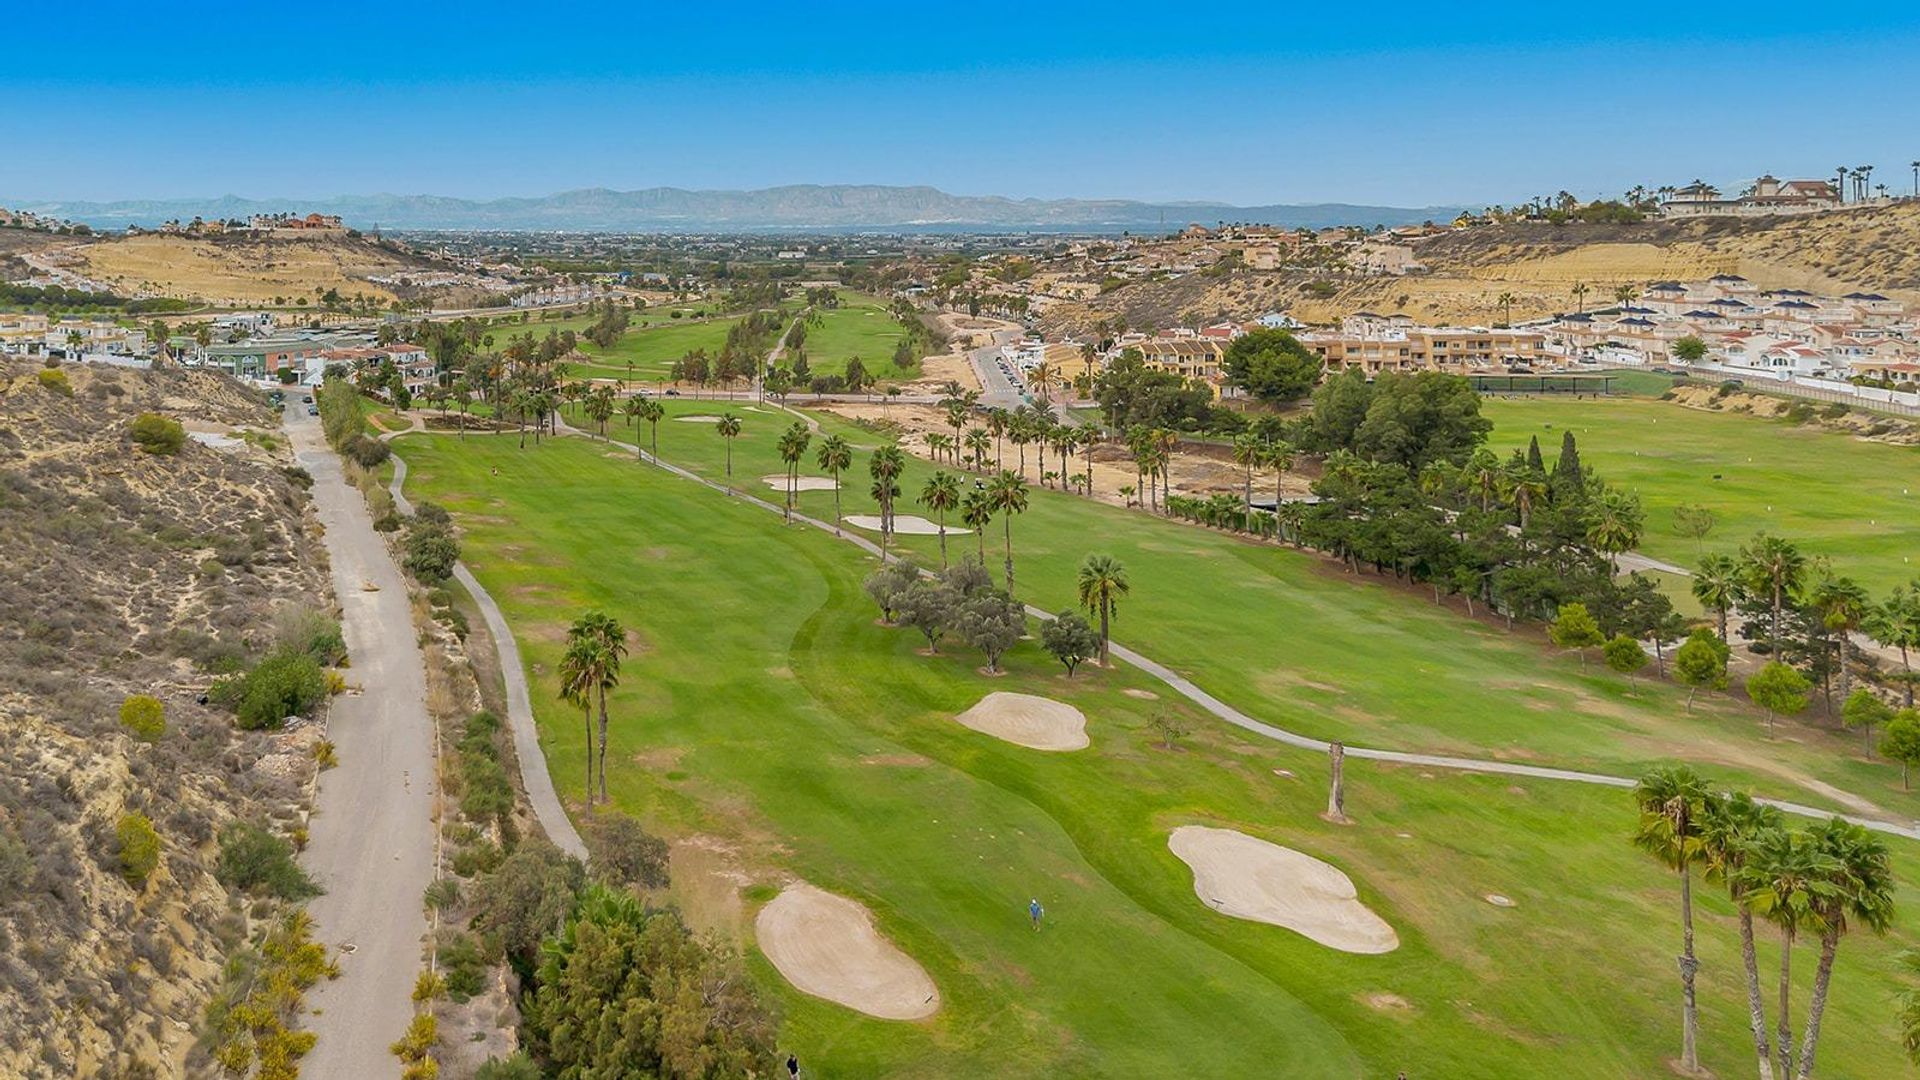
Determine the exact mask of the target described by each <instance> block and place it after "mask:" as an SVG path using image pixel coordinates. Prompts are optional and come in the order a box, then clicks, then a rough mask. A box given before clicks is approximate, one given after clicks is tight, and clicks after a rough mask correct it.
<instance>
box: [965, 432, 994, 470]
mask: <svg viewBox="0 0 1920 1080" xmlns="http://www.w3.org/2000/svg"><path fill="white" fill-rule="evenodd" d="M991 441H992V436H990V435H988V434H987V429H986V428H968V429H967V452H968V453H970V454H972V455H973V460H974V461H975V462H977V463H978V464H979V467H980V468H983V469H984V468H986V465H987V444H988V443H989V442H991Z"/></svg>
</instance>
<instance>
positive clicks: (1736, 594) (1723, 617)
mask: <svg viewBox="0 0 1920 1080" xmlns="http://www.w3.org/2000/svg"><path fill="white" fill-rule="evenodd" d="M1743 580H1744V579H1743V578H1742V576H1741V572H1740V567H1739V565H1738V564H1736V563H1735V562H1734V561H1733V556H1731V555H1709V556H1707V557H1706V558H1704V559H1701V560H1700V565H1699V567H1698V568H1696V569H1695V570H1694V572H1693V585H1692V588H1693V598H1694V599H1695V600H1698V601H1700V606H1701V607H1704V608H1706V609H1708V610H1709V611H1712V612H1713V613H1714V614H1715V615H1717V616H1719V620H1720V640H1721V641H1723V642H1727V643H1728V644H1732V642H1730V641H1728V639H1727V612H1728V611H1730V610H1732V609H1733V605H1734V604H1735V603H1737V602H1738V601H1739V599H1740V596H1741V593H1742V590H1743Z"/></svg>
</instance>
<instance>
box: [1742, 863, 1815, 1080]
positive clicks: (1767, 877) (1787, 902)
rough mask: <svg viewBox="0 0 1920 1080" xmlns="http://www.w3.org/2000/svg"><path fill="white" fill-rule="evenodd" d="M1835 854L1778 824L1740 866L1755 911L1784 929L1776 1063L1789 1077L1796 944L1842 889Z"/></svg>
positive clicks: (1745, 895)
mask: <svg viewBox="0 0 1920 1080" xmlns="http://www.w3.org/2000/svg"><path fill="white" fill-rule="evenodd" d="M1836 870H1837V867H1836V865H1835V862H1834V859H1833V858H1832V857H1831V856H1829V855H1827V854H1826V853H1825V852H1823V851H1821V850H1820V849H1819V848H1817V847H1816V846H1815V845H1814V844H1813V842H1812V841H1811V839H1810V838H1808V837H1806V836H1803V835H1801V834H1798V833H1792V832H1788V831H1786V830H1785V829H1773V830H1770V831H1768V832H1766V833H1762V834H1761V835H1760V836H1758V837H1756V838H1754V840H1753V841H1752V842H1751V843H1750V844H1749V845H1748V848H1747V856H1746V863H1745V865H1744V866H1742V867H1741V868H1740V881H1741V885H1742V887H1743V899H1744V900H1745V901H1746V904H1747V906H1748V907H1750V908H1752V909H1753V913H1754V914H1755V915H1758V916H1760V917H1761V918H1763V919H1765V920H1767V921H1768V922H1770V923H1772V924H1773V925H1774V926H1776V927H1778V928H1779V929H1780V988H1779V992H1778V1001H1777V1002H1776V1004H1775V1008H1776V1009H1777V1010H1778V1014H1777V1015H1776V1016H1775V1017H1774V1024H1775V1027H1774V1044H1773V1060H1774V1067H1775V1068H1776V1069H1777V1070H1778V1075H1779V1077H1781V1078H1782V1080H1785V1078H1786V1077H1790V1076H1792V1075H1793V1023H1792V1009H1793V1004H1792V999H1791V997H1790V995H1791V992H1792V990H1793V944H1794V940H1795V939H1796V938H1798V937H1799V935H1800V931H1802V930H1804V929H1806V928H1808V927H1809V926H1813V925H1816V919H1817V917H1818V915H1817V911H1818V908H1819V907H1820V905H1822V904H1825V903H1827V902H1829V900H1830V898H1831V896H1832V894H1833V893H1835V892H1836V891H1837V890H1836V888H1835V887H1834V885H1833V876H1834V874H1835V872H1836Z"/></svg>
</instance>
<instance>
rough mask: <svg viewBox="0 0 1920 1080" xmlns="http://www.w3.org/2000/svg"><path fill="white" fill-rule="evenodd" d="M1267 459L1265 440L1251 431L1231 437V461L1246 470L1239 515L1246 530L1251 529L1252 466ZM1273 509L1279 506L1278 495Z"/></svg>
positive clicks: (1249, 530) (1250, 530)
mask: <svg viewBox="0 0 1920 1080" xmlns="http://www.w3.org/2000/svg"><path fill="white" fill-rule="evenodd" d="M1266 459H1267V440H1265V439H1263V438H1261V437H1260V436H1258V435H1255V434H1254V433H1253V432H1251V431H1243V432H1241V433H1240V434H1238V435H1236V436H1234V437H1233V463H1234V464H1235V465H1238V466H1240V467H1241V468H1243V469H1245V470H1246V488H1245V491H1244V492H1243V494H1242V496H1241V499H1240V510H1241V516H1242V518H1243V519H1244V521H1245V525H1246V528H1247V531H1248V532H1252V531H1253V467H1254V466H1255V465H1259V464H1262V463H1264V462H1265V461H1266ZM1273 506H1274V509H1275V510H1278V509H1279V508H1280V502H1279V499H1278V495H1277V493H1276V497H1275V500H1274V504H1273Z"/></svg>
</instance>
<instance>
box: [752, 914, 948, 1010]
mask: <svg viewBox="0 0 1920 1080" xmlns="http://www.w3.org/2000/svg"><path fill="white" fill-rule="evenodd" d="M753 926H754V935H755V937H757V938H758V939H759V944H760V951H761V952H763V953H765V954H766V956H767V959H768V960H769V961H770V962H772V964H773V966H774V967H775V968H777V969H779V972H780V974H781V975H783V976H785V977H786V980H787V981H788V982H790V983H792V984H793V985H794V987H795V988H796V989H798V990H800V991H801V992H803V993H807V994H812V995H813V996H814V997H819V998H825V999H827V1000H828V1001H831V1002H834V1003H835V1004H838V1005H845V1006H846V1007H847V1008H849V1009H853V1010H855V1011H856V1012H862V1013H866V1014H867V1015H868V1016H877V1017H879V1018H880V1019H882V1020H919V1019H921V1018H922V1017H927V1016H932V1015H933V1014H934V1013H935V1012H937V1011H939V1009H940V991H939V989H938V988H937V987H935V986H934V985H933V980H932V979H930V978H928V977H927V973H926V971H925V970H924V969H923V968H921V966H920V965H919V964H917V963H915V962H914V960H913V958H912V957H910V956H908V955H907V954H906V953H903V952H901V951H900V950H899V949H898V948H896V947H895V946H894V944H893V943H892V942H890V941H888V940H887V939H886V938H884V937H881V936H880V932H879V930H878V929H876V928H875V927H874V925H873V915H872V913H870V912H868V911H867V909H866V908H865V907H863V906H862V905H860V904H858V903H855V902H854V901H852V900H849V899H847V898H846V897H843V896H835V895H833V894H832V893H829V892H824V891H822V890H820V889H816V888H814V887H813V886H811V885H809V884H807V883H806V882H803V881H799V882H794V883H793V884H791V885H789V886H787V887H786V888H785V889H783V890H781V892H780V895H779V896H776V897H774V898H773V900H772V901H771V902H770V903H768V904H767V906H766V907H764V908H761V909H760V915H759V917H758V918H756V919H755V920H754V924H753Z"/></svg>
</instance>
